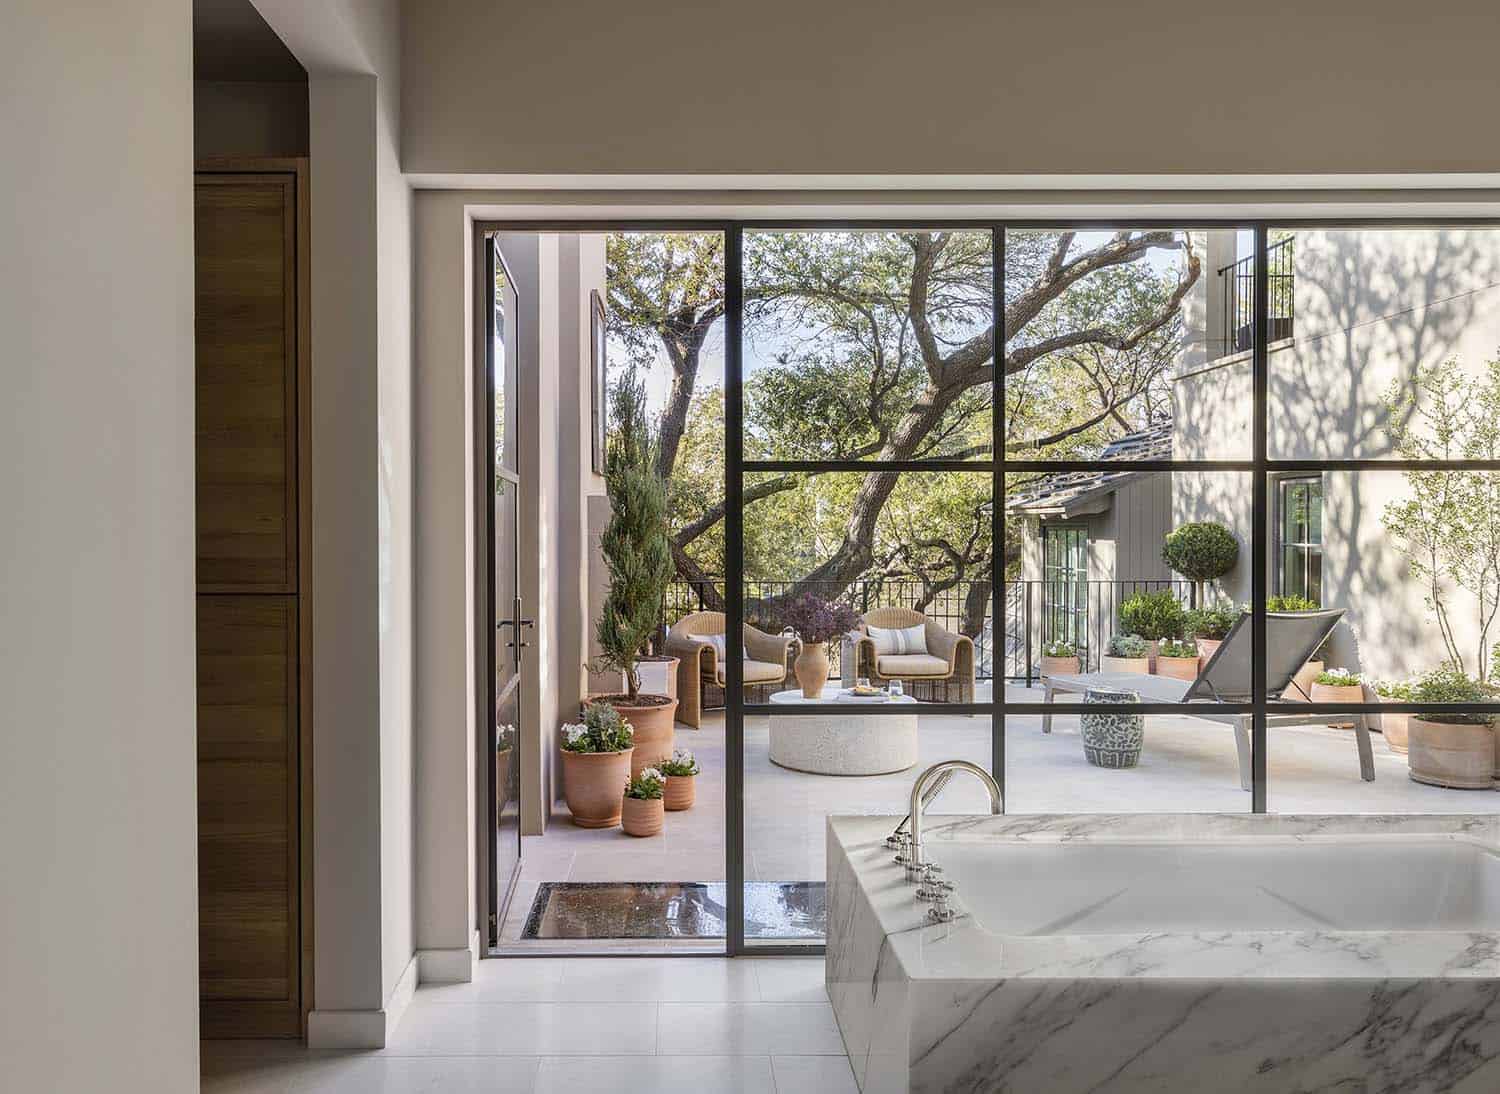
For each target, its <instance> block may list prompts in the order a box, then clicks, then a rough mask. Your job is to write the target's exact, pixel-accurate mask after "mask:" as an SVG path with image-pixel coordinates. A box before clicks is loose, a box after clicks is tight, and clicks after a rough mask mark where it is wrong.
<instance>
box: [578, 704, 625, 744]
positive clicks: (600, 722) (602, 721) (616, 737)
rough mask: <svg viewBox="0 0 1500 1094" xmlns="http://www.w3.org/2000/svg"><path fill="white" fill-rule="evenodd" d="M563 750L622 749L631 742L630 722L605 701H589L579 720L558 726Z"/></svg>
mask: <svg viewBox="0 0 1500 1094" xmlns="http://www.w3.org/2000/svg"><path fill="white" fill-rule="evenodd" d="M562 737H563V739H562V746H563V751H565V752H623V751H625V750H626V749H627V748H629V747H630V746H631V745H632V744H633V743H634V741H633V738H634V732H633V731H632V730H631V728H630V723H629V722H627V721H626V720H625V719H624V718H621V717H620V712H619V711H618V710H616V709H615V708H614V707H612V706H610V705H609V704H608V703H602V702H601V703H590V704H589V705H588V706H587V707H585V708H584V711H583V721H582V722H570V723H568V724H567V725H565V726H563V727H562Z"/></svg>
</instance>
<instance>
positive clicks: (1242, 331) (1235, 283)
mask: <svg viewBox="0 0 1500 1094" xmlns="http://www.w3.org/2000/svg"><path fill="white" fill-rule="evenodd" d="M1294 238H1295V237H1293V236H1287V238H1285V239H1280V240H1277V241H1276V242H1275V243H1272V244H1271V245H1270V246H1269V247H1267V248H1266V278H1267V281H1268V282H1269V289H1270V304H1271V307H1270V312H1271V315H1270V341H1272V342H1279V341H1281V340H1282V339H1286V338H1290V337H1292V322H1293V317H1294V314H1295V309H1294V297H1295V295H1296V294H1295V292H1294V273H1293V271H1294V268H1295V267H1294V265H1293V261H1292V259H1293V257H1294V256H1293V251H1292V244H1293V241H1294ZM1219 284H1220V290H1221V292H1222V293H1223V300H1224V330H1223V336H1224V342H1223V345H1224V350H1223V353H1224V355H1225V356H1228V355H1230V354H1234V353H1248V352H1249V350H1250V347H1251V346H1252V345H1254V342H1255V256H1254V255H1251V256H1249V257H1248V258H1242V259H1240V260H1239V261H1238V262H1231V263H1230V264H1229V265H1228V266H1225V267H1224V268H1223V269H1222V270H1220V271H1219Z"/></svg>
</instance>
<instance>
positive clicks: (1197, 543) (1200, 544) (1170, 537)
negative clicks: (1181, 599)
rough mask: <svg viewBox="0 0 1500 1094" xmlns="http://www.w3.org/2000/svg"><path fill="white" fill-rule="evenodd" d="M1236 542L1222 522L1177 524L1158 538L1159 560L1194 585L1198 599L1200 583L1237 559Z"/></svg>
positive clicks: (1200, 597)
mask: <svg viewBox="0 0 1500 1094" xmlns="http://www.w3.org/2000/svg"><path fill="white" fill-rule="evenodd" d="M1239 557H1240V543H1239V540H1237V539H1235V538H1234V533H1233V532H1231V531H1230V530H1229V529H1228V528H1225V527H1224V526H1223V525H1222V524H1214V523H1213V522H1211V521H1197V522H1194V523H1190V524H1183V525H1179V526H1178V527H1176V528H1174V529H1172V531H1170V532H1168V533H1167V535H1166V538H1165V539H1164V540H1162V545H1161V560H1162V561H1163V562H1165V563H1166V564H1167V565H1168V566H1170V567H1171V568H1172V570H1173V572H1174V573H1179V574H1181V575H1182V576H1183V577H1185V578H1187V579H1188V580H1189V581H1191V582H1193V583H1194V584H1196V585H1197V586H1198V600H1199V602H1200V603H1201V602H1202V600H1203V583H1204V582H1206V581H1217V580H1218V579H1219V578H1221V577H1223V576H1224V575H1225V574H1227V573H1228V572H1229V571H1230V570H1232V569H1234V564H1235V563H1236V562H1238V561H1239Z"/></svg>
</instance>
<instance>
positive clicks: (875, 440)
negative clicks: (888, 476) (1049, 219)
mask: <svg viewBox="0 0 1500 1094" xmlns="http://www.w3.org/2000/svg"><path fill="white" fill-rule="evenodd" d="M744 255H745V258H744V263H745V265H744V269H745V324H744V367H745V458H746V459H747V460H754V459H799V460H819V459H842V460H850V459H869V460H898V459H900V460H920V459H937V458H945V459H978V458H983V457H984V456H986V455H988V453H989V452H990V451H991V448H992V443H991V404H992V395H991V386H992V384H993V381H994V363H993V351H994V316H993V310H994V305H993V293H994V287H993V276H992V275H993V269H994V264H993V259H992V241H991V236H990V233H988V232H983V231H941V232H933V231H864V232H834V231H768V232H750V233H747V234H746V236H745V246H744Z"/></svg>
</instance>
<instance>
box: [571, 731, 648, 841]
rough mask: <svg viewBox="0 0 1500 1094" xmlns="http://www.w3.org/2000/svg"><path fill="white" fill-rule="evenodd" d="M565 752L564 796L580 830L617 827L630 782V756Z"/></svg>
mask: <svg viewBox="0 0 1500 1094" xmlns="http://www.w3.org/2000/svg"><path fill="white" fill-rule="evenodd" d="M633 751H634V750H633V749H629V748H627V749H625V750H624V751H622V752H569V751H567V750H566V749H564V750H563V754H562V758H563V797H564V798H566V799H567V802H568V812H570V813H572V814H573V823H574V824H576V825H578V827H579V828H613V827H614V826H615V825H617V824H619V823H620V802H621V800H622V799H623V798H624V797H625V784H626V783H627V782H628V781H629V780H630V754H631V752H633Z"/></svg>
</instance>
